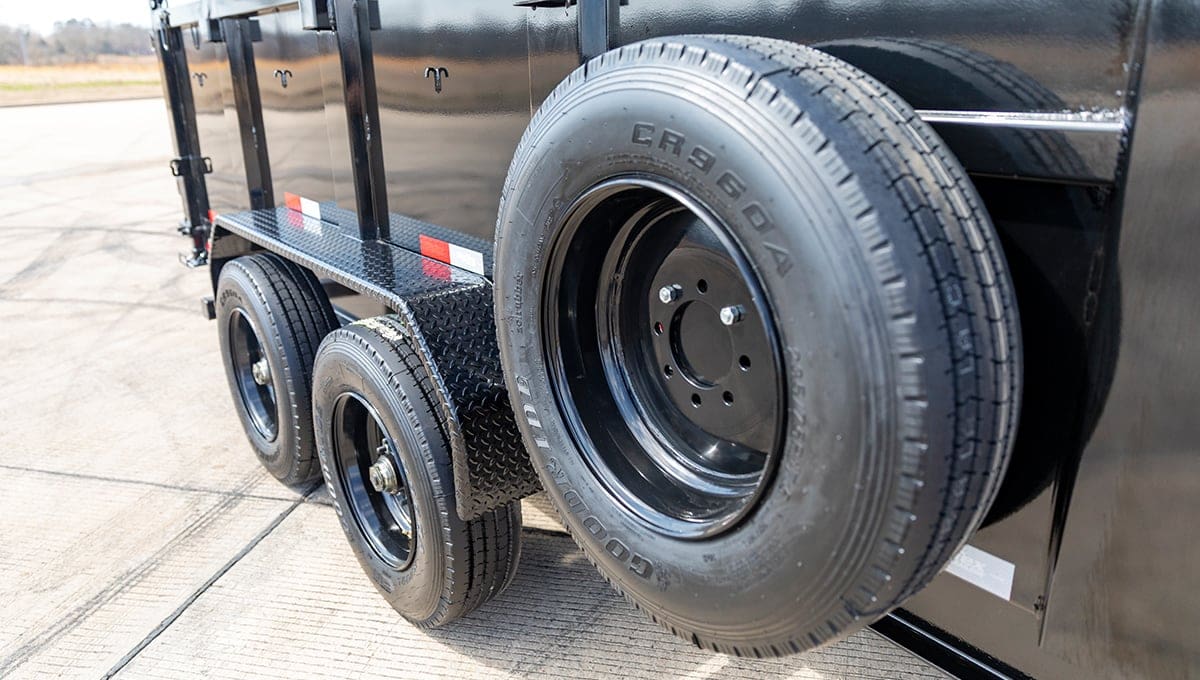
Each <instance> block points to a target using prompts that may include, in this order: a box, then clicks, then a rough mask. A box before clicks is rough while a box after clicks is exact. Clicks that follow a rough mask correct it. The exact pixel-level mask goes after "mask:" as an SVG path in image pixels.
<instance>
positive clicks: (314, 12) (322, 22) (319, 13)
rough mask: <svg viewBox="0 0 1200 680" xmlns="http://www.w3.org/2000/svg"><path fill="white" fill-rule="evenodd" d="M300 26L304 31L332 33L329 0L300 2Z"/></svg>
mask: <svg viewBox="0 0 1200 680" xmlns="http://www.w3.org/2000/svg"><path fill="white" fill-rule="evenodd" d="M300 25H301V26H302V27H304V30H306V31H332V30H333V16H332V14H331V13H330V11H329V0H300Z"/></svg>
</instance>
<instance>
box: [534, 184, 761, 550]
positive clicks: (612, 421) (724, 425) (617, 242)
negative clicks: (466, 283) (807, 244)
mask: <svg viewBox="0 0 1200 680" xmlns="http://www.w3.org/2000/svg"><path fill="white" fill-rule="evenodd" d="M569 215H570V216H569V218H568V220H567V223H566V225H564V229H563V232H562V233H563V235H562V236H561V237H560V238H561V239H562V240H561V241H560V242H558V243H556V245H555V250H554V251H553V255H552V257H553V258H554V259H553V262H552V263H551V266H550V277H549V279H548V283H547V287H546V298H544V302H543V304H544V305H545V307H544V309H545V312H544V314H545V315H547V316H546V317H545V318H546V319H547V320H546V326H547V336H546V346H545V351H546V352H547V354H548V355H549V357H550V361H549V364H550V367H551V371H552V372H554V373H555V375H554V378H555V389H556V390H557V391H558V392H559V395H560V398H559V402H560V404H562V405H563V407H564V412H565V413H564V415H566V416H567V421H568V426H569V427H570V428H571V431H572V435H573V437H574V438H575V440H576V443H577V444H578V445H579V446H580V449H581V452H582V453H583V454H584V456H585V458H586V459H587V460H588V463H589V465H590V466H591V467H592V469H593V470H594V471H595V472H596V474H597V475H598V476H599V477H600V479H601V481H602V482H603V483H604V485H605V487H606V488H607V489H608V490H609V491H610V492H611V493H612V495H614V496H615V497H616V499H617V500H618V501H620V502H622V503H624V504H626V505H627V506H629V507H630V509H631V510H633V511H634V513H635V514H637V515H639V516H640V517H642V518H643V519H645V520H646V521H647V522H648V523H649V524H651V525H652V526H653V527H654V528H656V529H658V530H660V531H662V532H663V533H666V534H669V535H674V536H686V537H700V536H708V535H712V534H713V533H716V532H719V531H722V530H724V529H726V528H728V527H729V526H732V524H733V523H734V522H735V521H736V520H737V519H738V518H739V517H741V516H742V515H743V514H744V513H745V512H747V511H748V509H749V508H750V507H751V506H752V504H753V502H754V500H755V499H756V498H757V496H758V494H759V493H760V490H761V489H762V487H763V485H764V484H765V481H766V479H767V476H768V473H769V471H770V468H771V466H772V465H773V462H774V452H775V450H776V448H777V446H778V442H779V439H780V437H781V431H782V428H781V424H782V418H783V413H784V409H783V389H782V385H781V379H780V375H781V372H780V366H781V363H782V362H781V359H780V355H779V352H778V346H777V345H778V343H777V342H776V339H775V334H774V331H773V325H772V320H771V317H770V312H769V310H768V309H767V307H766V304H765V296H764V295H763V294H762V293H761V287H760V286H759V284H758V280H757V277H756V275H755V274H754V272H753V270H752V269H751V268H750V266H749V264H748V263H747V261H746V259H745V258H744V257H743V256H742V254H741V252H740V250H739V249H738V247H737V245H736V243H735V242H734V240H733V239H732V237H731V236H729V234H728V233H727V232H726V230H725V229H724V228H723V227H722V226H720V225H719V224H718V223H717V222H716V221H715V220H714V219H713V218H712V217H711V216H710V214H709V213H707V212H706V211H705V210H704V208H703V207H701V206H699V205H698V204H695V203H694V202H691V201H690V199H688V198H686V197H684V196H683V195H682V194H680V193H678V192H677V191H675V190H674V189H672V188H670V187H667V186H665V185H661V184H658V183H656V182H654V181H652V180H648V179H643V178H630V179H615V180H610V181H608V182H606V183H604V184H601V185H599V186H598V187H596V188H594V189H592V190H591V191H590V192H588V193H586V194H585V195H584V196H583V197H582V198H581V199H580V200H579V201H578V202H577V203H576V205H575V206H574V207H573V208H572V211H571V212H570V213H569ZM564 243H565V245H563V244H564ZM581 406H582V408H581Z"/></svg>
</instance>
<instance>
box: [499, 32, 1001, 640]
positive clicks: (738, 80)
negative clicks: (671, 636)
mask: <svg viewBox="0 0 1200 680" xmlns="http://www.w3.org/2000/svg"><path fill="white" fill-rule="evenodd" d="M495 272H496V306H497V310H496V319H497V324H498V327H499V328H498V330H499V341H500V349H501V356H502V360H503V363H504V368H505V371H506V375H507V380H508V381H509V393H510V394H511V395H513V397H514V404H513V406H514V409H515V411H516V414H517V416H518V420H519V422H520V425H521V428H522V434H523V437H524V440H525V443H526V446H527V448H528V449H529V451H530V455H531V456H532V458H533V461H534V463H535V466H536V467H537V468H538V472H539V474H540V475H541V477H542V481H543V484H544V486H545V487H546V489H547V493H548V495H549V497H550V499H551V501H552V502H553V503H554V504H555V506H556V507H557V508H558V510H559V511H560V513H561V514H562V516H563V519H564V521H565V523H566V524H567V525H568V527H569V528H570V530H571V533H572V535H573V536H574V537H575V538H576V540H577V541H578V542H579V544H580V546H581V547H582V548H583V550H584V552H585V553H586V554H587V555H588V557H589V558H590V559H591V560H592V561H593V562H594V563H596V565H597V567H598V568H599V569H600V571H601V572H603V573H604V575H605V576H606V577H607V578H608V579H609V580H610V581H611V582H612V583H613V584H614V585H615V586H616V587H617V588H618V589H619V590H621V591H622V592H624V593H625V595H626V596H627V597H628V598H629V599H630V600H631V601H632V602H633V603H634V604H636V605H637V606H639V607H640V608H642V609H644V610H645V611H646V612H648V613H649V614H650V615H651V616H652V617H653V618H654V619H655V620H657V621H659V622H660V623H662V624H663V625H664V626H666V627H667V628H669V629H670V630H672V631H673V632H675V633H677V634H678V635H680V636H682V637H683V638H685V639H688V640H691V641H692V642H694V643H695V644H698V645H701V646H705V647H709V648H712V649H715V650H718V651H723V652H729V653H734V654H739V655H753V656H773V655H779V654H786V653H791V652H797V651H802V650H805V649H808V648H811V647H814V646H817V645H820V644H824V643H827V642H830V641H832V640H836V639H839V638H842V637H845V636H847V635H849V634H850V633H852V632H854V631H855V630H858V629H860V628H862V627H863V626H865V625H867V624H868V623H870V622H871V621H873V620H875V619H877V618H879V617H880V616H882V615H883V614H885V613H886V612H888V611H889V610H891V609H892V608H894V607H896V606H898V605H900V604H901V603H902V602H904V600H905V599H906V598H908V597H909V596H911V595H913V594H914V593H916V592H917V591H918V590H920V589H921V588H922V587H923V586H924V585H925V584H926V583H928V582H929V581H930V580H931V579H932V578H933V577H934V576H935V575H936V574H937V573H938V571H940V570H941V568H942V567H943V566H944V565H945V564H946V563H947V561H949V560H950V559H951V557H952V556H953V555H954V553H955V552H956V550H957V549H958V548H959V547H960V546H961V545H962V544H963V542H964V541H965V540H966V537H967V536H968V535H969V534H970V533H971V532H972V531H973V530H974V529H975V527H977V526H978V525H979V522H980V521H981V519H982V517H983V516H984V514H985V512H986V510H987V506H988V504H989V503H990V502H991V499H992V498H993V495H994V493H995V490H996V488H997V486H998V484H999V482H1000V480H1001V478H1002V476H1003V473H1004V469H1005V465H1006V463H1007V460H1008V456H1009V450H1010V445H1011V440H1012V436H1013V433H1014V430H1015V424H1016V420H1017V404H1018V403H1019V397H1020V385H1019V376H1020V370H1021V357H1020V346H1019V343H1020V336H1019V333H1018V321H1017V311H1016V307H1015V304H1014V301H1013V297H1012V292H1011V283H1010V281H1009V277H1008V273H1007V270H1006V265H1005V261H1004V257H1003V254H1002V252H1001V250H1000V247H999V245H998V242H997V239H996V235H995V233H994V230H993V228H992V225H991V223H990V221H989V220H988V217H987V215H986V214H985V213H984V211H983V209H982V208H981V207H980V204H979V199H978V197H977V195H976V193H975V191H974V189H973V187H972V186H971V184H970V183H969V182H968V180H967V179H966V176H965V174H964V173H963V170H962V168H961V167H960V166H959V164H958V163H957V162H956V161H955V159H954V158H953V157H952V156H951V155H950V154H949V153H948V152H947V151H946V150H945V149H944V148H943V146H942V144H941V142H940V140H939V139H938V137H937V136H936V135H935V134H934V133H933V132H932V131H931V130H930V129H929V128H928V127H927V126H925V125H924V124H923V123H922V122H921V121H920V119H919V118H917V117H916V115H915V114H914V113H913V111H912V109H911V108H910V107H909V106H908V105H907V104H905V102H903V101H902V100H900V99H899V98H898V97H897V96H896V95H895V94H894V93H892V92H890V91H889V90H887V89H886V88H885V87H883V86H882V85H880V84H879V83H878V82H876V81H875V80H873V79H872V78H870V77H869V76H867V75H865V74H863V73H862V72H860V71H858V70H856V69H854V68H853V67H851V66H849V65H847V64H845V63H844V62H840V61H838V60H837V59H834V58H832V57H830V56H828V55H825V54H822V53H819V52H816V51H814V50H810V49H807V48H805V47H801V46H799V45H795V44H792V43H787V42H782V41H777V40H766V39H757V38H748V37H735V36H685V37H678V38H668V39H656V40H649V41H645V42H641V43H637V44H633V45H629V46H627V47H622V48H620V49H618V50H614V51H612V52H610V53H607V54H604V55H602V56H600V57H598V58H596V59H593V60H592V61H590V62H588V63H587V64H586V65H585V66H584V67H582V68H580V69H579V70H577V71H575V72H574V73H573V74H572V75H571V76H570V77H569V78H568V79H567V80H566V81H565V82H564V83H562V84H561V85H560V86H559V87H558V88H557V89H556V90H555V92H554V93H553V94H552V95H551V96H550V97H549V98H548V99H547V100H546V102H544V103H543V105H542V107H541V109H540V110H539V111H538V113H537V115H536V116H535V117H534V119H533V121H532V122H531V124H530V127H529V129H528V130H527V131H526V133H525V137H524V138H523V140H522V142H521V145H520V147H519V148H518V151H517V154H516V157H515V159H514V160H513V163H512V166H511V167H510V170H509V175H508V180H507V182H506V186H505V192H504V196H503V203H502V205H501V209H500V216H499V222H498V226H497V237H496V266H495Z"/></svg>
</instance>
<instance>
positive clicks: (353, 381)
mask: <svg viewBox="0 0 1200 680" xmlns="http://www.w3.org/2000/svg"><path fill="white" fill-rule="evenodd" d="M351 334H353V335H356V336H357V338H358V339H361V340H363V341H365V342H366V343H367V345H368V346H371V349H370V350H368V349H366V348H365V347H363V346H361V345H358V344H355V343H346V342H331V341H333V340H334V339H336V338H337V337H338V336H342V335H351ZM384 356H386V348H383V347H380V346H378V340H377V339H376V338H374V337H373V336H372V335H371V334H370V333H360V332H359V329H357V328H354V327H347V328H343V329H341V330H338V331H334V333H333V334H331V335H330V336H329V337H328V338H327V339H326V343H325V345H324V346H323V347H322V349H321V351H320V352H319V353H318V359H317V362H316V370H315V373H314V376H313V422H314V427H315V432H316V438H317V444H318V446H317V450H318V455H319V457H320V462H321V472H322V474H323V475H324V478H325V483H326V487H327V489H328V490H329V494H330V496H331V497H332V498H333V506H334V508H335V510H336V511H337V515H338V520H339V522H340V523H341V525H342V529H343V531H344V532H345V534H346V537H347V539H348V540H349V543H350V545H351V547H352V548H353V550H354V554H355V556H356V557H357V558H358V561H359V563H360V564H361V565H362V567H363V570H364V572H366V574H367V576H368V577H369V578H370V579H371V582H372V583H373V584H374V585H375V587H376V589H377V590H378V591H379V592H380V594H381V595H383V597H384V599H386V600H387V601H388V603H389V604H391V606H392V607H393V608H394V609H396V611H398V612H400V613H401V614H402V615H403V616H404V617H406V618H408V619H409V620H411V621H414V622H418V623H421V622H424V621H426V620H427V619H429V618H430V617H431V616H433V615H434V614H435V613H436V611H437V609H438V605H439V600H440V597H441V594H442V593H443V591H444V587H443V586H444V583H443V581H444V571H445V556H444V555H443V553H442V551H441V550H438V549H436V548H435V547H436V546H441V545H442V544H443V543H444V541H445V537H444V536H443V535H442V525H443V523H444V520H443V518H442V509H441V508H439V507H438V505H437V503H436V501H435V500H434V497H435V494H434V489H433V486H432V484H433V480H432V476H433V475H435V474H436V471H430V470H429V468H428V466H429V465H430V463H429V461H430V460H432V459H443V460H448V459H449V452H443V453H442V454H440V456H439V455H433V454H431V453H430V451H429V447H430V446H431V445H436V444H434V443H431V442H430V441H428V440H427V439H426V437H425V436H424V435H423V434H422V433H423V432H427V431H428V432H433V431H436V430H437V424H436V423H434V422H421V421H422V418H421V414H420V413H419V412H418V410H417V409H413V408H412V405H411V404H412V401H411V400H410V397H409V396H408V395H411V394H416V393H418V388H417V386H416V385H415V384H413V383H412V381H411V379H410V378H409V374H408V373H407V372H406V370H405V369H404V367H402V366H400V367H395V366H388V367H386V368H385V367H384V366H383V365H382V364H381V361H386V360H384V359H383V357H384ZM364 367H369V368H367V369H366V370H364ZM384 371H386V372H387V373H385V372H384ZM387 374H391V375H392V376H393V377H392V380H389V379H388V377H387ZM344 393H350V394H354V395H357V396H358V397H359V398H360V399H362V400H363V401H365V402H366V403H368V404H370V405H371V406H372V407H373V408H374V409H375V412H376V414H377V415H378V417H379V420H380V423H381V424H382V425H383V427H384V430H385V431H386V434H387V436H388V438H389V439H391V441H392V443H393V444H394V447H393V448H394V450H395V453H396V455H397V456H398V457H399V459H400V464H401V465H402V466H403V468H404V474H405V477H406V479H407V482H408V488H409V491H410V493H411V503H412V510H413V513H414V516H415V524H416V532H415V533H416V546H415V551H414V554H413V556H412V560H411V562H410V563H409V564H408V565H407V566H406V567H404V568H402V569H397V568H395V567H393V566H392V565H390V564H388V563H387V562H385V561H384V560H383V559H382V558H381V557H380V556H379V555H378V554H377V553H376V552H375V550H374V549H373V548H372V547H371V545H370V544H369V543H368V542H367V541H366V540H365V539H364V538H363V536H362V529H361V528H360V527H359V526H358V523H357V521H356V520H355V519H354V516H353V513H352V511H351V509H350V506H349V502H348V499H346V498H345V496H344V493H343V489H344V487H343V483H342V481H343V480H342V475H341V471H340V467H339V466H338V465H337V464H336V461H334V460H333V459H332V456H333V455H334V448H333V437H332V435H333V428H334V421H333V417H334V407H335V404H336V402H337V400H338V397H339V396H340V395H342V394H344ZM402 414H404V415H402ZM437 483H443V484H444V483H446V480H442V479H438V480H437ZM449 497H450V498H453V493H450V495H449Z"/></svg>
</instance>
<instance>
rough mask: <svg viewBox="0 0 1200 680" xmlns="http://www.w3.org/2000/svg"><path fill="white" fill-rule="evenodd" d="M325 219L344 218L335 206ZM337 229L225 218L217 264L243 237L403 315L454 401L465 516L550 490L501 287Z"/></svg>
mask: <svg viewBox="0 0 1200 680" xmlns="http://www.w3.org/2000/svg"><path fill="white" fill-rule="evenodd" d="M321 211H322V214H325V213H326V212H331V213H337V212H338V211H337V209H336V208H335V207H334V206H333V204H332V202H331V203H328V204H324V205H322V206H321ZM337 222H338V223H337V224H334V223H332V222H328V221H324V220H317V219H312V218H309V217H305V216H304V215H301V214H300V213H298V212H295V211H291V210H288V209H286V208H277V209H274V210H256V211H250V212H242V213H232V214H226V215H221V216H219V217H218V218H217V227H218V230H217V233H216V234H215V235H214V242H213V254H214V255H213V256H214V258H216V257H220V256H222V255H224V254H225V253H224V250H223V247H222V245H221V241H222V239H230V236H229V234H233V235H236V236H238V237H241V238H242V239H245V240H247V241H249V242H250V243H253V244H255V245H258V246H261V247H263V248H266V249H267V250H271V251H273V252H277V253H280V254H282V255H283V256H284V257H287V258H288V259H290V260H293V261H295V262H299V263H300V264H302V265H304V266H305V267H308V268H309V269H311V270H312V271H313V272H315V273H316V274H317V275H318V276H320V277H322V278H328V279H331V280H333V281H336V282H338V283H340V284H342V285H344V286H346V287H347V288H350V289H351V290H355V291H357V292H359V293H362V294H364V295H366V296H369V297H371V298H373V299H375V300H377V301H378V302H380V303H383V304H384V305H386V306H387V307H389V308H390V309H392V310H395V313H396V314H397V315H398V316H399V317H400V318H401V319H402V321H403V322H404V323H405V324H406V326H407V327H408V328H409V330H410V332H411V333H412V336H413V338H414V339H415V341H416V343H417V347H418V353H419V354H420V355H421V358H422V360H423V361H424V362H425V364H426V369H427V370H428V371H429V374H430V375H431V376H433V378H434V380H435V381H436V382H437V384H438V386H439V391H440V393H441V395H442V396H443V397H444V399H445V401H444V403H443V407H444V409H445V411H444V415H445V417H446V422H447V427H448V429H449V435H450V442H451V451H452V455H453V457H454V483H455V494H456V498H457V503H458V511H459V514H460V515H462V516H463V517H468V518H469V517H477V516H478V515H479V514H480V513H482V512H484V511H486V510H488V509H491V508H495V507H498V506H500V505H502V504H504V503H507V502H509V501H513V500H516V499H518V498H523V497H525V496H527V495H529V494H531V493H533V492H535V491H537V490H538V489H540V488H541V487H540V485H539V483H538V480H537V475H536V474H535V473H534V471H533V468H532V466H531V465H530V464H529V457H528V455H527V454H526V453H525V448H524V446H523V444H522V443H521V436H520V433H519V432H518V431H517V425H516V422H515V421H514V420H513V412H512V407H511V406H510V405H509V401H508V392H507V390H506V389H505V386H504V377H503V374H502V373H501V369H500V350H499V348H498V347H497V345H496V327H495V320H494V316H493V311H492V286H491V283H490V282H489V281H488V280H487V279H485V278H483V277H481V276H477V275H475V274H472V273H471V272H467V271H463V270H461V269H456V268H454V267H451V266H449V265H446V264H443V263H441V262H437V261H435V260H430V259H428V258H425V257H421V256H420V255H418V254H416V253H413V252H411V251H409V250H406V249H404V248H401V247H399V246H395V245H392V244H389V243H384V242H382V241H361V240H359V239H358V225H357V224H356V223H355V221H354V217H353V215H352V214H348V213H345V212H344V211H342V212H341V214H339V215H338V217H337ZM235 243H236V240H235Z"/></svg>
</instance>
